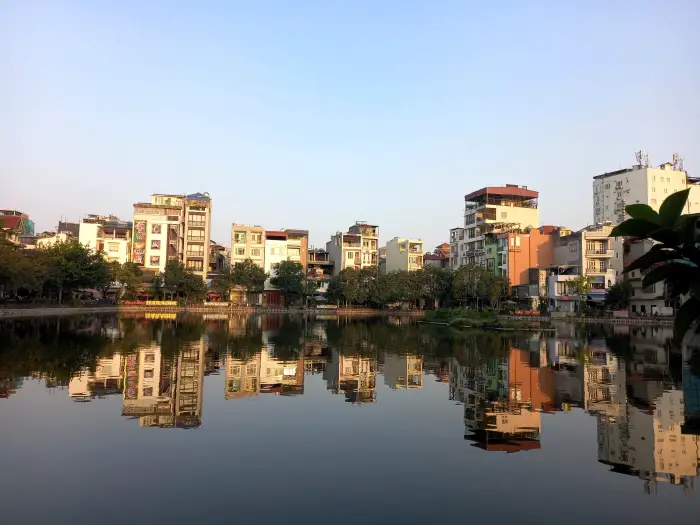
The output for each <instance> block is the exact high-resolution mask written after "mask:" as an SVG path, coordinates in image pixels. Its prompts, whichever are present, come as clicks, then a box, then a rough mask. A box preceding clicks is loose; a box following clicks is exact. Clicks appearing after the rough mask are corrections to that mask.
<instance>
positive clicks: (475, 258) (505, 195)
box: [450, 184, 540, 268]
mask: <svg viewBox="0 0 700 525" xmlns="http://www.w3.org/2000/svg"><path fill="white" fill-rule="evenodd" d="M538 197H539V193H538V192H536V191H534V190H530V189H528V188H527V187H526V186H517V185H515V184H506V185H505V186H487V187H485V188H481V189H480V190H477V191H474V192H472V193H469V194H468V195H465V197H464V232H463V233H462V232H460V231H459V229H452V230H450V245H451V248H450V257H451V259H452V260H453V262H454V259H456V265H453V266H452V267H453V268H459V267H460V266H463V265H465V264H479V265H481V266H486V260H485V244H486V240H487V237H488V236H490V235H493V234H496V233H505V232H516V231H523V230H527V229H529V228H536V227H538V226H539V221H540V215H539V205H538ZM455 234H456V235H455ZM455 236H456V237H457V241H456V244H457V248H458V250H457V253H454V252H453V250H452V247H453V246H454V245H455V240H454V238H455Z"/></svg>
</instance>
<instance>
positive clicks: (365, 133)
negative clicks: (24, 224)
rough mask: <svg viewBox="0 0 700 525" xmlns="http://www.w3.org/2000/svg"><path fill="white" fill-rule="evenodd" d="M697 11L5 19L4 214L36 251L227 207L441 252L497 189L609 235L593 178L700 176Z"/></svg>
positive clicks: (259, 0)
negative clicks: (10, 210)
mask: <svg viewBox="0 0 700 525" xmlns="http://www.w3.org/2000/svg"><path fill="white" fill-rule="evenodd" d="M699 25H700V3H699V2H697V1H694V0H675V1H673V0H671V1H666V2H661V1H659V0H654V1H641V0H629V1H623V0H613V1H610V0H606V1H587V2H556V1H534V0H529V1H527V2H522V1H512V2H511V1H500V2H469V1H466V0H461V1H457V0H455V1H437V0H430V1H429V0H425V1H420V2H419V1H409V0H353V1H345V2H342V1H334V0H317V1H310V0H309V1H304V0H295V1H291V2H290V1H264V0H248V1H243V0H241V1H234V0H230V1H223V0H222V1H220V2H215V1H199V2H190V1H174V0H162V1H157V0H148V1H144V0H121V1H118V2H115V1H98V0H93V1H83V2H78V1H74V2H68V1H64V2H59V1H43V2H42V1H33V0H5V1H2V0H0V71H2V72H3V73H4V74H3V75H2V81H1V82H0V182H1V184H0V207H16V208H19V209H22V210H24V211H26V212H27V213H29V214H30V215H31V216H32V218H34V220H35V221H36V225H37V229H39V230H46V229H53V228H54V227H55V225H56V222H57V221H58V219H59V217H60V216H63V217H66V218H68V219H72V220H78V219H79V218H80V217H81V216H82V215H84V214H86V213H100V214H109V213H112V214H116V215H119V216H121V217H124V218H126V217H129V216H130V215H131V213H132V207H131V205H132V203H133V202H135V201H138V200H145V199H147V198H148V197H149V195H150V194H151V193H154V192H162V193H165V192H173V193H190V192H196V191H208V192H210V194H211V196H212V198H213V200H214V211H213V238H214V239H215V240H217V241H218V242H220V243H222V244H226V245H230V224H231V223H232V222H234V221H235V222H245V223H254V224H262V225H264V226H266V227H268V228H271V229H273V228H281V227H288V228H304V229H308V230H310V231H311V241H312V243H313V244H316V245H321V244H324V243H325V241H326V240H328V237H329V235H330V234H331V233H333V232H335V231H337V230H341V229H345V228H347V227H348V226H349V225H350V224H352V223H354V221H355V220H366V221H369V222H372V223H375V224H378V225H379V226H380V235H381V241H382V242H383V241H385V240H388V239H389V238H391V237H393V236H396V235H398V236H411V237H419V238H422V239H424V240H425V241H426V243H427V245H429V246H432V245H435V244H437V243H439V242H442V241H444V240H447V237H448V231H449V229H450V228H452V227H456V226H459V225H460V224H461V223H462V221H463V209H462V208H463V196H464V194H466V193H468V192H470V191H473V190H475V189H478V188H480V187H483V186H484V185H487V184H490V185H500V184H504V183H511V184H524V185H527V186H529V187H530V188H533V189H536V190H539V191H540V207H541V220H542V222H543V223H546V224H565V225H569V226H571V227H582V226H584V225H585V224H586V223H588V222H590V221H591V220H592V204H591V200H592V197H591V192H592V191H591V182H592V181H591V177H592V176H593V175H597V174H599V173H602V172H604V171H610V170H614V169H618V168H621V167H624V166H627V165H630V164H632V163H633V162H634V152H635V151H636V150H638V149H645V150H646V151H647V152H648V153H649V159H650V162H651V163H654V164H658V163H660V162H662V161H665V160H669V159H670V158H671V155H672V154H673V152H674V151H678V152H679V153H680V154H681V156H682V157H684V159H685V166H686V168H687V169H688V170H689V172H690V173H691V174H694V175H700V32H699V31H698V30H697V28H698V26H699Z"/></svg>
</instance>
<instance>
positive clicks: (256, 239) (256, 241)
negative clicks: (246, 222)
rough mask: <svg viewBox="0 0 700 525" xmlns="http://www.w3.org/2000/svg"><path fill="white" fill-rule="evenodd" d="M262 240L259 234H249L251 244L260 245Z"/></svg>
mask: <svg viewBox="0 0 700 525" xmlns="http://www.w3.org/2000/svg"><path fill="white" fill-rule="evenodd" d="M261 240H262V235H261V234H260V233H251V234H250V242H252V243H253V244H260V242H261Z"/></svg>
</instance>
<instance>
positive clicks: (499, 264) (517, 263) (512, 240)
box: [487, 226, 559, 286]
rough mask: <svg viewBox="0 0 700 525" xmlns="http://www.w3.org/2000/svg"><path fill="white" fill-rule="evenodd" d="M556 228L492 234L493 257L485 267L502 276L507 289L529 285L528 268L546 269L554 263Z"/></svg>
mask: <svg viewBox="0 0 700 525" xmlns="http://www.w3.org/2000/svg"><path fill="white" fill-rule="evenodd" d="M558 229H559V228H558V227H556V226H540V227H539V228H532V229H530V230H528V232H527V233H501V234H498V235H496V249H495V253H494V255H495V257H494V258H493V259H491V260H492V261H494V262H493V263H491V262H490V260H487V267H489V269H493V270H495V272H496V274H497V275H504V276H506V277H508V279H509V280H510V284H511V286H518V285H523V284H530V272H529V271H530V268H547V267H548V266H551V265H552V264H554V242H553V241H554V236H553V233H554V232H556V231H558Z"/></svg>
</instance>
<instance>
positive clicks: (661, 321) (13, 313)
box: [0, 305, 673, 326]
mask: <svg viewBox="0 0 700 525" xmlns="http://www.w3.org/2000/svg"><path fill="white" fill-rule="evenodd" d="M119 313H144V314H147V313H152V314H179V313H193V314H215V315H221V316H224V315H226V316H228V315H233V314H241V313H248V314H259V315H263V314H300V315H301V314H311V315H340V316H344V317H374V316H390V315H395V316H408V317H423V315H424V313H425V311H424V310H371V309H363V308H338V309H336V308H321V309H315V308H313V309H303V308H264V307H251V306H241V307H216V306H190V307H184V306H136V305H121V306H120V305H114V306H46V307H36V308H0V319H18V318H27V317H55V316H67V315H87V314H119ZM500 317H501V318H502V319H506V320H518V321H525V320H527V321H540V322H541V321H547V322H553V323H567V324H569V323H583V324H617V325H645V326H672V325H673V319H672V318H655V319H654V318H643V317H573V316H571V317H554V318H551V317H549V316H515V315H503V316H500ZM425 324H439V323H428V322H425ZM445 324H447V323H445Z"/></svg>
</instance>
